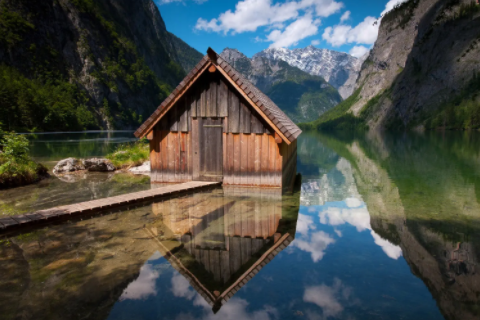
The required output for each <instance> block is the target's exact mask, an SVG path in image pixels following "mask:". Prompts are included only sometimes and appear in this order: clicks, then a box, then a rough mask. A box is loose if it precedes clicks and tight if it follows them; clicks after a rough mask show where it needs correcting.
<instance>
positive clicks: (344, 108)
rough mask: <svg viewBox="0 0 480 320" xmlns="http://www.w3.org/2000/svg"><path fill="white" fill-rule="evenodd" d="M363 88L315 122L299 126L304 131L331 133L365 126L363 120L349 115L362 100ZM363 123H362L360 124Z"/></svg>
mask: <svg viewBox="0 0 480 320" xmlns="http://www.w3.org/2000/svg"><path fill="white" fill-rule="evenodd" d="M361 91H362V88H361V87H360V88H358V89H357V90H355V92H354V93H353V94H352V95H351V96H350V97H348V98H347V99H345V100H344V101H342V102H340V103H339V104H338V105H336V106H335V107H334V108H333V109H330V110H329V111H327V112H325V113H324V114H323V115H321V116H320V118H318V119H317V120H315V121H312V122H308V123H301V124H300V125H299V126H300V128H302V129H304V130H320V131H329V130H333V129H335V130H336V129H340V130H342V129H349V128H356V127H358V126H359V125H362V126H363V122H362V121H361V119H358V118H356V117H355V116H354V115H353V114H351V113H348V111H349V110H350V108H351V107H352V106H353V105H354V104H355V103H356V102H357V101H358V100H359V99H360V92H361ZM360 122H362V123H360Z"/></svg>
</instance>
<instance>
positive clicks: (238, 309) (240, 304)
mask: <svg viewBox="0 0 480 320" xmlns="http://www.w3.org/2000/svg"><path fill="white" fill-rule="evenodd" d="M194 305H196V306H201V307H204V309H205V314H204V316H203V317H202V319H204V320H210V319H222V320H253V319H255V320H270V319H277V318H278V311H277V309H275V308H274V307H271V306H268V305H266V306H263V309H261V310H257V311H253V312H247V307H248V302H247V301H246V300H244V299H239V298H235V297H233V298H232V299H230V300H229V301H228V303H226V304H224V305H223V306H222V308H221V309H220V310H219V311H218V312H217V314H213V313H212V312H211V307H210V305H209V304H208V303H207V302H206V301H205V300H203V298H202V297H201V296H200V295H197V297H196V298H195V301H194Z"/></svg>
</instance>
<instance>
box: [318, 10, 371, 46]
mask: <svg viewBox="0 0 480 320" xmlns="http://www.w3.org/2000/svg"><path fill="white" fill-rule="evenodd" d="M375 21H377V18H374V17H366V18H365V19H364V20H363V21H362V22H360V23H359V24H358V25H357V26H356V27H354V28H352V27H351V26H349V25H344V24H339V25H336V26H334V27H328V28H326V29H325V31H324V33H323V36H322V38H323V39H324V40H326V41H327V42H328V43H330V44H331V45H332V46H335V47H338V46H341V45H344V44H347V43H357V44H369V45H372V44H374V43H375V41H376V40H377V36H378V27H379V25H378V24H375Z"/></svg>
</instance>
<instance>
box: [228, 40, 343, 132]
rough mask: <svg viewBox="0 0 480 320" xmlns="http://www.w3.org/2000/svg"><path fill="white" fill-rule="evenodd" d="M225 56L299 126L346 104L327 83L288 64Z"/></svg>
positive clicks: (234, 53)
mask: <svg viewBox="0 0 480 320" xmlns="http://www.w3.org/2000/svg"><path fill="white" fill-rule="evenodd" d="M221 56H222V57H223V58H224V59H225V60H226V61H228V63H230V64H231V65H232V66H233V67H234V68H235V69H237V70H238V71H239V72H241V73H242V74H243V76H245V77H246V78H247V79H248V80H249V81H251V82H252V83H253V84H254V85H256V86H257V87H258V88H259V89H260V90H262V91H263V92H264V93H265V94H266V95H268V96H269V97H270V99H272V100H273V101H274V102H275V103H276V104H277V105H278V106H279V107H280V108H281V109H282V110H283V111H284V112H285V113H286V114H287V115H288V116H289V117H290V118H291V119H292V120H293V121H295V122H297V123H299V122H305V121H312V120H314V119H316V118H318V116H319V115H321V114H322V113H324V112H325V111H327V110H329V109H331V108H332V107H334V106H335V105H337V104H338V103H339V102H340V101H342V98H341V96H340V95H339V93H338V91H337V90H336V89H335V88H334V87H333V86H332V85H330V84H329V83H328V82H326V81H325V79H323V78H322V77H320V76H312V75H310V74H308V73H306V72H304V71H302V70H300V69H299V68H297V67H292V66H290V65H289V64H288V63H286V62H285V61H282V60H272V59H268V58H265V57H261V56H254V57H253V58H252V59H249V58H248V57H246V56H245V55H244V54H242V53H241V52H239V51H238V50H236V49H229V48H227V49H225V50H224V51H223V52H222V53H221Z"/></svg>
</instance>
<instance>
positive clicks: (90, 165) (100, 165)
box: [83, 158, 115, 172]
mask: <svg viewBox="0 0 480 320" xmlns="http://www.w3.org/2000/svg"><path fill="white" fill-rule="evenodd" d="M83 165H84V166H85V169H86V170H88V171H97V172H110V171H115V166H114V165H113V163H112V162H111V161H110V160H108V159H105V158H91V159H85V160H83Z"/></svg>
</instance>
